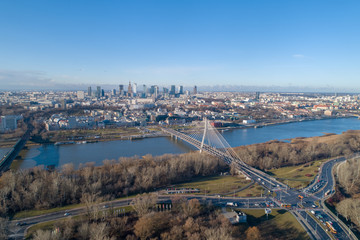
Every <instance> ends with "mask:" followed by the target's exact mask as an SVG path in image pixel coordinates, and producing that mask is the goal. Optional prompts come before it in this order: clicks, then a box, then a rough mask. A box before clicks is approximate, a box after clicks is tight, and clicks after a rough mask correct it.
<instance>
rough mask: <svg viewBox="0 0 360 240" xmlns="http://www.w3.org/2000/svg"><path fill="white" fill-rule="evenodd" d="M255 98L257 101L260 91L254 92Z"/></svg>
mask: <svg viewBox="0 0 360 240" xmlns="http://www.w3.org/2000/svg"><path fill="white" fill-rule="evenodd" d="M255 99H256V100H257V101H259V99H260V92H256V96H255Z"/></svg>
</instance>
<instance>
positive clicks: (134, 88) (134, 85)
mask: <svg viewBox="0 0 360 240" xmlns="http://www.w3.org/2000/svg"><path fill="white" fill-rule="evenodd" d="M133 94H134V96H136V94H137V84H136V83H134V84H133Z"/></svg>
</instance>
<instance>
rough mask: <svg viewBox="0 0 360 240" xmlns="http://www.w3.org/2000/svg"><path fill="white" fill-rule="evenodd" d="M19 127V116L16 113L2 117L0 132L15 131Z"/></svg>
mask: <svg viewBox="0 0 360 240" xmlns="http://www.w3.org/2000/svg"><path fill="white" fill-rule="evenodd" d="M15 129H17V118H16V116H15V115H7V116H1V117H0V132H5V131H13V130H15Z"/></svg>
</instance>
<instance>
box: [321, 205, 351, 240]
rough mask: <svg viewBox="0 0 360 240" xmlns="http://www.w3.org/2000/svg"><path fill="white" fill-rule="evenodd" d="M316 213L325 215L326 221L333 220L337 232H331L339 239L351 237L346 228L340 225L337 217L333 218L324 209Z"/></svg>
mask: <svg viewBox="0 0 360 240" xmlns="http://www.w3.org/2000/svg"><path fill="white" fill-rule="evenodd" d="M315 214H321V215H322V216H323V220H324V222H328V221H330V222H332V225H333V227H334V228H335V230H336V231H337V233H336V234H332V233H330V234H332V235H333V236H334V237H336V238H337V239H344V240H346V239H349V237H348V235H347V233H346V232H344V230H343V229H342V228H341V227H340V225H339V224H338V222H337V221H336V219H333V218H332V217H331V216H330V215H329V214H327V213H325V212H324V211H323V210H317V211H315Z"/></svg>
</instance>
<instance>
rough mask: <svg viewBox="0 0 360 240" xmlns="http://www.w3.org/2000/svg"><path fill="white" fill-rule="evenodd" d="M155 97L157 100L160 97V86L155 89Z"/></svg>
mask: <svg viewBox="0 0 360 240" xmlns="http://www.w3.org/2000/svg"><path fill="white" fill-rule="evenodd" d="M154 90H155V91H154V95H155V98H157V97H158V96H159V87H158V86H155V87H154Z"/></svg>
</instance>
